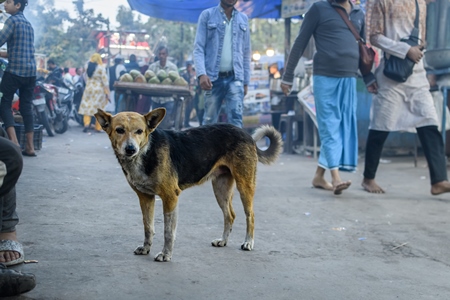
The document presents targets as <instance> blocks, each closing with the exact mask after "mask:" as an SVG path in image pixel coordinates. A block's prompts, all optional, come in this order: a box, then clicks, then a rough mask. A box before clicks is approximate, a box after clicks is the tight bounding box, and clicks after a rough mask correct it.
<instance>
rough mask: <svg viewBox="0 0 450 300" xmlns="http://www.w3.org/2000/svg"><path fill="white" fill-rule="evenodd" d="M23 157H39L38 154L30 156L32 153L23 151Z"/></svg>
mask: <svg viewBox="0 0 450 300" xmlns="http://www.w3.org/2000/svg"><path fill="white" fill-rule="evenodd" d="M22 155H23V156H31V157H35V156H37V155H36V153H32V154H30V153H27V152H26V151H25V150H24V151H22Z"/></svg>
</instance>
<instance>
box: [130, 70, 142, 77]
mask: <svg viewBox="0 0 450 300" xmlns="http://www.w3.org/2000/svg"><path fill="white" fill-rule="evenodd" d="M130 75H131V76H132V77H133V79H135V78H136V77H137V76H139V75H141V72H139V71H138V70H131V71H130Z"/></svg>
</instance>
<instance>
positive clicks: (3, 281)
mask: <svg viewBox="0 0 450 300" xmlns="http://www.w3.org/2000/svg"><path fill="white" fill-rule="evenodd" d="M35 286H36V278H35V277H34V275H33V274H31V273H22V272H19V271H16V270H12V269H7V268H6V266H5V265H4V264H0V297H11V296H18V295H20V294H23V293H26V292H29V291H31V290H32V289H34V287H35Z"/></svg>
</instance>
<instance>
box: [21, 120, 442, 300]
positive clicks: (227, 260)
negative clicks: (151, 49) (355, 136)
mask: <svg viewBox="0 0 450 300" xmlns="http://www.w3.org/2000/svg"><path fill="white" fill-rule="evenodd" d="M81 130H82V129H81V127H79V126H77V125H75V124H71V127H70V129H69V131H68V132H66V133H64V134H62V135H57V136H56V137H53V138H49V137H47V136H44V141H43V148H42V150H40V151H38V152H37V153H38V157H37V158H30V157H25V158H24V171H23V174H22V176H21V178H20V181H19V183H18V187H17V194H18V213H19V216H20V224H19V226H18V228H17V231H18V236H19V238H20V241H21V242H22V243H23V245H24V249H25V255H26V259H29V260H37V261H38V263H30V264H24V265H21V266H18V267H16V269H20V270H22V271H25V272H31V273H34V274H35V275H36V278H37V286H36V288H35V289H34V290H33V291H31V292H29V293H27V294H24V295H22V296H20V297H17V298H16V299H45V300H56V299H62V300H72V299H83V300H86V299H96V300H97V299H118V300H119V299H270V300H272V299H376V300H382V299H408V300H411V299H449V298H450V284H449V282H450V260H449V257H450V255H449V254H450V239H449V235H450V221H449V213H450V195H442V196H431V194H430V192H429V190H430V185H429V179H428V178H429V176H428V170H427V168H426V164H425V161H424V159H423V157H421V158H420V161H419V164H418V167H417V168H415V167H414V163H413V158H412V157H384V159H385V160H389V161H383V162H384V163H383V164H381V165H380V169H379V173H378V181H379V183H380V185H382V186H383V187H385V188H386V190H387V193H386V194H384V195H373V194H369V193H366V192H365V191H363V190H362V188H361V186H360V183H361V179H362V175H361V172H362V168H363V165H362V164H360V166H359V171H358V172H356V173H353V174H347V173H344V174H343V179H351V180H352V181H353V185H352V186H351V187H350V189H349V190H346V191H345V192H344V193H343V194H342V195H340V196H334V195H332V194H331V193H330V192H326V191H323V190H317V189H313V188H311V179H312V175H313V173H314V171H315V168H316V161H315V160H314V159H313V158H311V157H305V156H301V155H298V154H295V155H286V154H283V155H282V156H281V157H280V159H279V160H278V161H277V162H276V164H274V165H272V166H264V165H262V164H259V165H258V187H257V192H256V197H255V202H254V203H255V205H254V206H255V219H256V230H255V232H256V234H255V249H254V251H251V252H244V251H241V250H240V245H241V242H242V241H243V239H244V234H245V219H244V216H243V211H242V205H241V204H240V200H239V196H238V194H235V198H234V207H235V211H236V214H237V218H236V221H235V225H234V230H233V232H232V234H231V239H230V240H229V242H228V245H227V247H225V248H214V247H212V246H211V241H212V240H213V239H215V238H217V237H220V235H221V232H222V224H223V219H222V213H221V210H220V208H219V207H218V205H217V203H216V201H215V199H214V196H213V193H212V188H211V184H210V183H207V184H204V185H202V186H200V187H194V188H191V189H188V190H186V191H184V192H183V193H182V194H181V196H180V201H179V222H178V231H177V241H176V243H175V248H174V254H173V258H172V261H171V262H168V263H160V262H155V261H153V256H154V255H156V253H157V252H159V251H161V249H162V245H163V223H162V220H163V218H162V207H161V202H160V201H157V206H156V235H155V238H154V245H153V248H152V250H151V254H150V255H147V256H137V255H134V254H133V250H134V249H135V247H136V246H138V245H139V244H140V243H142V241H143V238H144V236H143V226H142V217H141V212H140V208H139V203H138V199H137V196H136V195H135V194H134V192H133V191H132V190H131V188H130V187H129V186H128V184H127V182H126V181H125V178H124V176H123V174H122V171H121V169H120V167H119V164H118V162H117V160H116V158H115V156H114V154H113V152H112V150H111V147H110V142H109V139H108V137H107V135H106V134H105V133H100V134H99V133H93V134H86V133H82V132H81ZM362 162H363V159H360V163H362Z"/></svg>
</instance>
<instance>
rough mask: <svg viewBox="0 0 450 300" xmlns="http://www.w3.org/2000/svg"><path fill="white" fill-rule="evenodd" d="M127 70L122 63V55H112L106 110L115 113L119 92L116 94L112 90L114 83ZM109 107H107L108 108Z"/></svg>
mask: <svg viewBox="0 0 450 300" xmlns="http://www.w3.org/2000/svg"><path fill="white" fill-rule="evenodd" d="M126 72H127V69H126V68H125V65H124V64H123V58H122V55H120V54H117V55H116V57H114V65H113V66H111V67H109V91H110V96H111V97H110V103H109V104H108V105H107V106H106V111H111V112H113V113H117V112H118V111H119V110H118V104H119V103H118V102H119V101H118V98H119V96H120V95H119V94H116V92H115V90H114V83H115V82H116V81H119V79H120V76H122V75H123V74H125V73H126ZM108 107H109V109H108Z"/></svg>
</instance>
